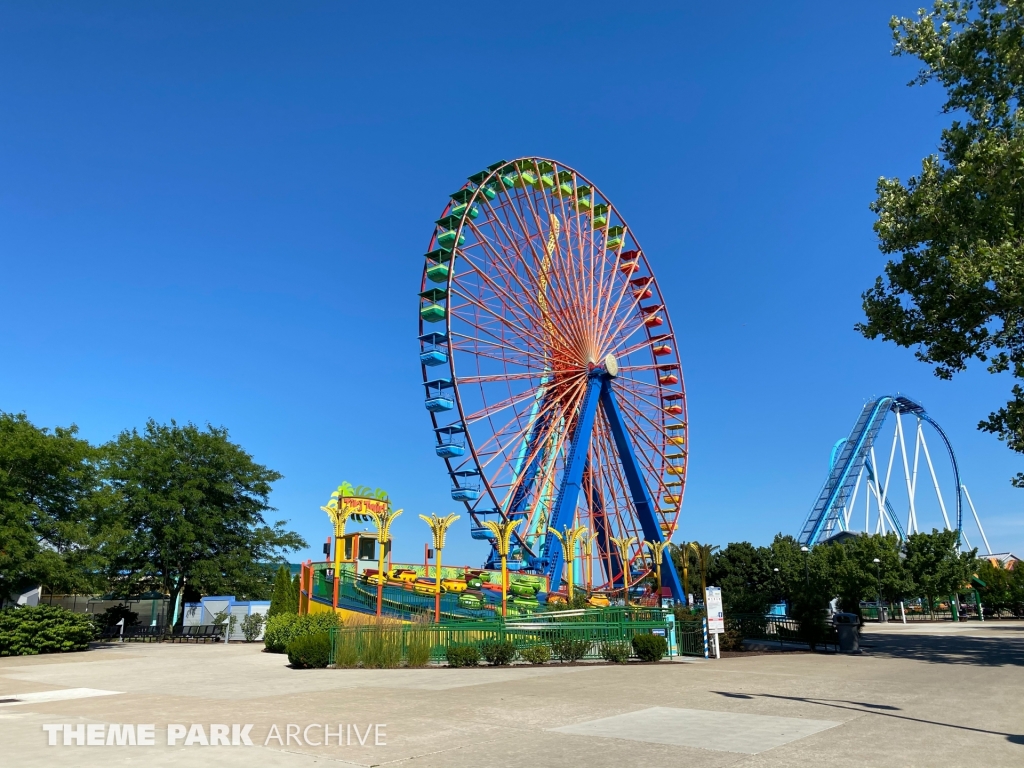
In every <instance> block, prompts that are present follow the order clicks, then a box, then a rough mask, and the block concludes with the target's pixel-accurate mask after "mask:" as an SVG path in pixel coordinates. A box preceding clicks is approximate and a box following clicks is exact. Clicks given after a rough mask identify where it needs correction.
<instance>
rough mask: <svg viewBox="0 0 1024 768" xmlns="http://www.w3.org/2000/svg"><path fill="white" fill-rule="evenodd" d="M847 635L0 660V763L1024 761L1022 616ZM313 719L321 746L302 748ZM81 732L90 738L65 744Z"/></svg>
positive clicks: (137, 648)
mask: <svg viewBox="0 0 1024 768" xmlns="http://www.w3.org/2000/svg"><path fill="white" fill-rule="evenodd" d="M863 643H864V645H865V646H867V647H866V649H865V652H864V653H863V654H861V655H859V656H844V655H824V654H806V653H787V654H781V655H780V654H774V655H772V654H769V655H754V656H743V657H737V658H727V659H722V660H720V661H710V662H703V661H701V662H698V663H690V664H670V663H662V664H658V665H630V666H626V667H622V666H593V665H580V666H576V667H563V666H559V665H557V664H554V665H549V666H545V667H526V666H516V667H512V668H505V669H488V668H480V669H468V670H449V669H423V670H292V669H290V668H288V667H287V659H286V658H285V657H284V656H280V655H275V654H266V653H261V652H260V646H256V645H245V644H232V645H229V646H227V647H225V646H223V645H205V646H204V645H198V646H197V645H181V644H173V645H172V644H142V643H140V644H124V645H114V646H109V647H105V648H100V649H97V650H92V651H88V652H86V653H78V654H68V655H61V656H37V657H25V658H8V659H0V755H2V756H3V757H2V758H0V763H3V764H5V765H16V766H44V765H45V766H64V765H67V766H93V765H95V766H111V765H146V766H155V767H157V768H162V766H206V765H211V766H214V765H215V766H224V767H225V768H230V767H231V766H243V765H244V766H248V767H251V766H272V767H275V768H276V767H277V766H281V768H292V767H293V766H308V765H326V764H335V765H360V766H369V765H395V766H402V765H409V766H410V768H412V767H413V766H415V768H435V767H436V768H462V767H465V768H479V767H480V766H490V767H498V768H500V767H503V766H517V767H522V766H538V767H540V766H544V767H546V766H584V765H585V766H587V767H588V768H602V767H603V766H616V767H617V768H618V767H620V766H638V767H639V766H650V765H659V766H665V765H669V766H673V765H680V766H682V765H686V766H693V767H694V768H700V767H702V766H742V767H747V766H826V765H827V766H833V765H834V766H858V768H859V767H860V766H894V768H895V767H896V766H898V767H899V768H909V767H910V766H929V768H931V767H933V766H973V765H978V766H986V768H996V767H997V766H1011V765H1012V766H1020V765H1022V764H1024V703H1022V702H1024V700H1022V699H1021V696H1020V691H1021V690H1024V685H1022V684H1024V623H1014V622H987V623H985V624H979V623H973V622H972V623H969V624H968V623H963V624H960V625H953V624H939V625H908V626H907V627H903V625H899V624H890V625H888V626H884V627H870V626H869V627H868V628H867V630H866V631H865V634H864V639H863ZM90 691H94V692H95V693H90ZM47 692H51V693H47ZM19 697H21V698H20V699H19ZM111 724H115V725H118V726H122V727H119V728H117V729H112V728H111V727H110V726H111ZM325 724H327V725H329V729H330V735H331V736H332V742H331V744H330V745H329V746H325V745H323V744H322V743H320V744H319V745H317V744H316V742H322V741H323V735H324V729H323V726H324V725H325ZM44 725H46V726H49V732H48V731H47V730H44V727H43V726H44ZM80 725H81V726H82V728H81V729H78V726H80ZM127 725H133V726H140V725H141V726H146V725H152V726H153V729H152V739H153V742H154V745H153V746H139V745H136V746H129V745H124V746H117V744H116V742H117V740H119V739H120V740H122V741H124V740H126V738H127V737H126V734H125V732H124V730H125V729H124V728H123V726H127ZM247 725H251V728H249V729H248V730H247V731H245V730H244V729H245V726H247ZM54 726H67V730H68V734H69V743H68V745H67V746H65V745H64V735H65V734H64V731H63V730H55V728H54ZM89 726H92V728H91V729H90V728H89ZM212 726H223V728H218V729H214V728H213V727H212ZM232 726H238V728H236V729H235V733H234V736H235V740H236V741H238V742H239V746H204V745H203V742H204V741H205V742H210V741H211V740H213V741H216V740H221V741H222V743H224V742H226V743H228V744H230V742H231V738H232ZM289 726H292V728H291V729H289ZM179 727H180V728H179ZM169 731H170V732H171V734H172V735H175V734H177V735H176V738H175V745H174V746H168V743H167V735H168V732H169ZM353 731H354V732H353ZM242 732H244V733H245V734H246V737H247V738H248V740H250V741H251V742H252V743H253V746H245V745H244V743H243V740H242V738H241V735H242ZM140 733H141V734H143V737H144V736H145V734H147V733H149V732H148V731H147V730H146V729H144V728H143V729H141V730H140V729H138V728H135V729H133V736H135V737H138V736H139V734H140ZM339 733H340V740H341V742H342V744H341V745H340V746H339V745H338V744H337V743H336V742H337V741H338V739H339V736H338V734H339ZM275 734H276V735H277V738H275ZM268 736H269V739H268ZM79 737H81V738H80V739H79ZM49 738H52V739H53V740H54V745H53V746H49V745H48V739H49ZM90 738H91V739H92V741H94V742H95V741H100V742H103V746H100V745H94V746H88V745H82V746H78V745H77V744H76V743H75V742H76V741H78V740H81V741H83V742H85V741H88V740H89V739H90ZM107 740H109V741H110V742H111V744H110V746H107V745H106V741H107ZM374 742H377V743H376V744H375V743H374ZM186 743H189V745H188V746H186ZM8 760H10V762H8Z"/></svg>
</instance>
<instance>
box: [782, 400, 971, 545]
mask: <svg viewBox="0 0 1024 768" xmlns="http://www.w3.org/2000/svg"><path fill="white" fill-rule="evenodd" d="M890 413H892V414H896V415H897V417H898V415H899V414H901V413H906V414H912V415H914V416H916V417H917V418H919V419H921V420H922V421H925V422H927V423H929V424H931V426H932V427H934V429H935V431H936V432H937V433H938V434H939V437H940V438H941V439H942V442H943V444H944V445H945V446H946V451H947V453H948V454H949V459H950V463H951V464H952V467H953V480H954V483H955V487H956V531H957V534H958V535H960V536H962V533H963V491H962V486H961V483H960V469H959V467H958V466H957V461H956V454H955V453H954V452H953V446H952V445H951V444H950V442H949V438H948V437H946V433H945V432H943V431H942V428H941V427H940V426H939V425H938V424H937V423H936V421H935V420H934V419H933V418H932V417H931V416H929V415H928V413H927V412H926V411H925V409H924V406H923V405H921V404H920V403H916V402H914V401H913V400H911V399H910V398H908V397H903V396H899V395H886V396H884V397H879V398H876V399H874V400H872V401H870V402H869V403H867V404H866V405H865V406H864V409H863V410H862V411H861V414H860V417H859V418H858V419H857V423H856V424H855V425H854V427H853V430H852V431H851V432H850V435H849V437H847V438H846V439H844V440H840V441H839V442H838V443H836V445H835V447H834V448H833V450H832V461H831V467H830V470H829V474H828V477H827V478H826V480H825V484H824V485H823V486H822V488H821V492H820V493H819V494H818V498H817V500H816V501H815V502H814V506H813V507H812V508H811V512H810V514H809V515H808V516H807V520H806V522H805V523H804V526H803V529H802V530H801V532H800V536H799V542H800V544H801V545H804V546H808V547H812V546H814V545H815V544H817V543H818V542H819V541H822V540H824V539H828V538H829V537H831V536H833V535H835V534H836V533H838V532H839V531H843V530H846V520H845V517H844V514H843V513H844V510H845V509H846V506H847V504H849V503H850V496H851V494H852V493H853V490H854V488H855V487H856V485H857V482H858V480H859V479H860V477H861V473H862V472H864V471H865V470H866V471H867V473H868V477H869V480H873V479H874V473H875V472H877V469H878V468H877V467H873V466H872V462H871V448H872V446H873V445H874V442H875V439H876V438H877V437H878V434H879V432H880V431H881V429H882V425H883V424H884V423H885V419H886V417H887V416H888V415H889V414H890ZM886 517H887V518H888V519H889V520H890V522H891V524H892V527H893V528H894V529H895V530H896V532H897V534H898V535H899V536H900V538H901V539H903V538H905V536H906V534H905V531H904V529H903V526H902V525H900V523H899V520H898V517H897V515H896V514H895V512H894V511H893V509H892V507H891V505H890V504H889V502H888V500H886Z"/></svg>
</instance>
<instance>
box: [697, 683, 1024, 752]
mask: <svg viewBox="0 0 1024 768" xmlns="http://www.w3.org/2000/svg"><path fill="white" fill-rule="evenodd" d="M711 693H717V694H718V695H719V696H725V697H726V698H729V699H755V698H761V699H783V700H785V701H799V702H802V703H804V704H818V705H819V706H822V707H832V708H833V709H845V710H846V711H848V712H860V713H862V714H865V715H878V716H879V717H893V718H896V719H898V720H909V721H910V722H913V723H924V724H926V725H941V726H942V727H943V728H955V729H956V730H959V731H972V732H973V733H987V734H990V735H992V736H1005V737H1006V740H1007V741H1009V742H1010V743H1011V744H1024V735H1022V734H1017V733H1004V732H1002V731H988V730H985V729H984V728H972V727H970V726H969V725H954V724H953V723H942V722H939V721H938V720H924V719H922V718H919V717H909V716H907V715H896V714H893V713H892V712H888V711H883V710H895V711H897V712H898V711H899V707H892V706H889V705H888V704H870V703H868V702H863V701H847V700H845V699H818V698H814V697H812V696H780V695H778V694H775V693H732V692H730V691H711ZM865 707H867V709H865Z"/></svg>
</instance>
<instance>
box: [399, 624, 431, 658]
mask: <svg viewBox="0 0 1024 768" xmlns="http://www.w3.org/2000/svg"><path fill="white" fill-rule="evenodd" d="M408 637H409V642H408V645H407V647H406V650H405V663H406V664H407V665H408V666H410V667H425V666H427V664H429V663H430V649H431V642H430V639H431V636H430V630H429V629H428V628H427V627H416V628H414V629H412V630H411V631H410V632H409V635H408Z"/></svg>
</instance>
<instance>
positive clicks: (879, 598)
mask: <svg viewBox="0 0 1024 768" xmlns="http://www.w3.org/2000/svg"><path fill="white" fill-rule="evenodd" d="M871 562H873V563H874V564H875V575H876V576H877V577H878V594H877V596H876V599H875V605H876V606H877V607H878V623H879V624H881V623H882V561H881V560H879V559H878V558H877V557H876V558H875V559H874V560H872V561H871Z"/></svg>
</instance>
